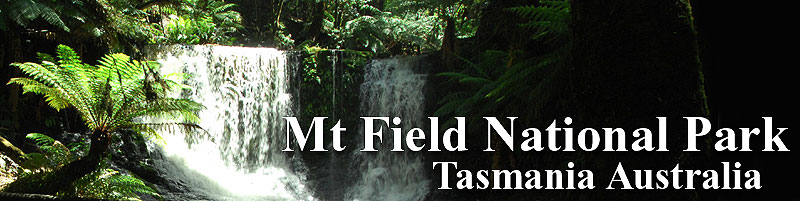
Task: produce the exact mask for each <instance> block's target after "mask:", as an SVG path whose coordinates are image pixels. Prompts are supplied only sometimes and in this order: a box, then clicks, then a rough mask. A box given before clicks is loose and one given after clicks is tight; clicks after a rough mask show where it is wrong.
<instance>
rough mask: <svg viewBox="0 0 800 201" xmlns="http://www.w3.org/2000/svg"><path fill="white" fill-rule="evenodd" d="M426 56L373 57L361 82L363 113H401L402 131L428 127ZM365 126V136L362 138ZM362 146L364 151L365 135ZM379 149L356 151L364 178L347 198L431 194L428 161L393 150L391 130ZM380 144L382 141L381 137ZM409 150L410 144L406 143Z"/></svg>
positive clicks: (391, 199) (386, 199)
mask: <svg viewBox="0 0 800 201" xmlns="http://www.w3.org/2000/svg"><path fill="white" fill-rule="evenodd" d="M421 58H422V57H420V56H410V57H395V58H389V59H380V60H373V61H371V62H370V63H369V64H368V65H367V66H366V67H365V68H364V82H363V83H362V84H361V113H362V114H361V115H362V116H370V117H399V118H401V119H402V123H401V125H402V130H403V134H405V133H407V131H409V130H410V129H411V128H412V127H421V126H424V124H423V122H424V121H423V120H424V119H423V118H424V117H425V115H424V114H425V113H424V109H425V108H424V105H425V94H424V88H425V84H426V80H427V74H425V73H420V71H422V69H423V67H422V66H421V64H422V63H423V62H422V59H421ZM363 130H364V129H363V125H362V129H360V132H362V133H360V136H363ZM359 138H360V139H361V143H360V144H359V145H357V147H359V150H361V149H363V146H364V143H363V137H359ZM382 139H383V143H380V145H376V147H377V149H378V152H377V153H371V152H360V151H355V152H354V154H355V155H356V156H355V157H354V158H355V159H356V161H354V162H357V163H359V165H358V166H357V168H358V171H353V172H361V174H362V175H361V179H360V180H359V181H357V183H356V185H355V186H354V187H353V188H351V190H350V192H349V195H348V200H374V201H378V200H380V201H417V200H422V199H424V198H425V196H426V195H427V193H428V183H429V179H428V178H427V177H426V176H425V174H426V170H425V168H424V167H425V166H424V165H423V161H422V159H421V158H420V156H419V155H418V154H417V153H414V152H408V151H405V152H391V151H390V150H391V149H392V146H393V145H392V143H393V142H392V134H391V132H390V131H389V129H387V128H386V127H384V128H383V137H382ZM376 142H377V141H376ZM404 149H406V150H407V148H405V147H404Z"/></svg>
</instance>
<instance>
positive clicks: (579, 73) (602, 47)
mask: <svg viewBox="0 0 800 201" xmlns="http://www.w3.org/2000/svg"><path fill="white" fill-rule="evenodd" d="M571 3H572V20H573V21H572V22H573V24H572V27H571V28H572V30H571V31H572V33H573V34H572V36H573V43H574V46H573V49H572V51H571V52H572V57H573V65H574V69H572V73H571V76H572V79H573V82H572V83H573V86H574V88H575V91H574V92H575V106H576V107H577V110H576V113H577V114H576V117H573V118H574V119H576V120H575V122H580V123H581V124H582V126H586V127H595V128H600V127H621V128H626V130H628V129H631V131H632V130H633V129H635V128H640V127H648V128H651V129H653V130H654V129H655V128H656V126H657V120H656V117H667V118H668V122H669V123H668V125H669V128H668V131H669V133H670V135H669V136H670V137H669V138H668V140H667V141H668V145H669V150H670V152H668V153H664V152H658V153H656V152H643V153H639V152H613V153H602V152H601V153H598V152H593V153H587V154H590V155H591V156H592V157H591V158H592V160H589V161H587V163H589V164H586V166H588V167H596V169H597V171H595V173H599V174H597V175H595V177H596V178H611V177H612V175H611V174H612V173H613V172H614V171H613V168H614V167H616V165H617V162H622V163H623V164H625V167H626V168H629V169H669V168H672V167H674V166H675V164H678V163H680V164H681V168H686V169H695V168H698V166H704V165H702V164H704V163H705V162H702V161H701V159H700V158H703V157H705V156H704V155H702V154H697V155H688V154H692V153H686V152H681V150H683V149H685V142H686V141H685V138H684V137H685V134H684V133H682V131H685V130H686V123H685V120H684V119H682V117H704V116H707V115H708V114H707V113H708V112H707V105H706V96H705V91H704V89H703V75H702V73H701V72H702V71H701V65H700V61H699V59H698V48H697V41H696V36H695V35H696V34H695V31H694V28H693V24H692V16H691V10H690V6H689V5H688V3H687V2H686V1H682V0H656V1H639V0H613V1H609V0H574V1H572V2H571ZM700 146H701V147H702V146H704V145H700ZM682 153H683V154H687V155H681V154H682ZM698 181H699V180H698ZM700 182H701V181H700ZM695 183H696V184H697V183H698V182H695ZM597 185H598V186H599V187H602V188H605V187H606V186H607V185H608V183H607V182H601V183H599V184H597ZM618 187H619V186H617V188H618ZM698 192H699V191H679V192H670V193H666V192H665V191H662V192H659V193H648V192H636V191H634V192H632V193H625V194H624V195H623V194H618V193H598V194H595V195H592V196H589V197H581V198H576V199H578V200H582V199H590V198H591V199H599V200H697V199H700V198H699V196H701V195H700V193H698Z"/></svg>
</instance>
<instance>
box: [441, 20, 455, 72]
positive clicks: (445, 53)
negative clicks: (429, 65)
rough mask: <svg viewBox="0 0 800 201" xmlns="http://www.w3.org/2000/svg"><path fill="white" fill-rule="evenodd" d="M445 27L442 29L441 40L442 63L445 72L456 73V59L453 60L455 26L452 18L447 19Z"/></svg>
mask: <svg viewBox="0 0 800 201" xmlns="http://www.w3.org/2000/svg"><path fill="white" fill-rule="evenodd" d="M446 21H447V26H445V28H444V39H442V63H443V64H444V67H445V71H457V70H456V69H455V66H456V62H457V59H456V58H455V41H456V27H455V26H456V25H455V20H454V19H453V18H447V20H446Z"/></svg>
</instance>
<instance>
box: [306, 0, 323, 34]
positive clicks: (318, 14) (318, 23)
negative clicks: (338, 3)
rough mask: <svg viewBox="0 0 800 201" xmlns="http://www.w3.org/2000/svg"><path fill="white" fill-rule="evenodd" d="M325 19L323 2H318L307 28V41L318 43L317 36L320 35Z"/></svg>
mask: <svg viewBox="0 0 800 201" xmlns="http://www.w3.org/2000/svg"><path fill="white" fill-rule="evenodd" d="M324 19H325V1H320V2H319V3H317V4H316V5H315V6H314V17H313V18H312V19H311V25H310V26H309V27H308V39H311V40H314V41H316V42H321V41H318V37H319V35H320V34H321V33H322V22H323V20H324Z"/></svg>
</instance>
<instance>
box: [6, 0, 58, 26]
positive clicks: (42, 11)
mask: <svg viewBox="0 0 800 201" xmlns="http://www.w3.org/2000/svg"><path fill="white" fill-rule="evenodd" d="M54 3H55V2H52V1H38V0H13V1H0V22H2V23H0V30H6V29H8V26H9V25H8V23H7V22H5V20H6V19H9V20H11V21H13V22H14V23H16V24H18V25H20V26H22V27H27V26H28V24H30V22H31V21H33V20H36V19H42V20H44V21H45V22H47V23H49V24H50V25H53V26H55V27H58V28H60V29H63V30H65V31H70V28H69V27H67V25H66V23H64V21H63V20H62V19H61V16H60V15H59V14H58V13H57V12H56V10H54V9H53V8H52V7H53V6H54V5H52V4H54Z"/></svg>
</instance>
